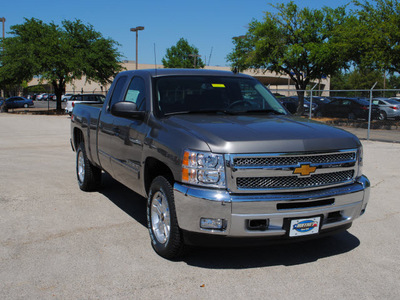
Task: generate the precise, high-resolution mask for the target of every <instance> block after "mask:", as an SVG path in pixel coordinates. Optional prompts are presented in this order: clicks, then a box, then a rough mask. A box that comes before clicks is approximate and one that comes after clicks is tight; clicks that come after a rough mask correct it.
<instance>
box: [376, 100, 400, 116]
mask: <svg viewBox="0 0 400 300" xmlns="http://www.w3.org/2000/svg"><path fill="white" fill-rule="evenodd" d="M372 103H373V104H376V105H378V107H379V116H378V119H379V120H386V119H387V118H395V119H396V120H399V119H400V102H398V101H396V100H394V99H390V98H374V99H372Z"/></svg>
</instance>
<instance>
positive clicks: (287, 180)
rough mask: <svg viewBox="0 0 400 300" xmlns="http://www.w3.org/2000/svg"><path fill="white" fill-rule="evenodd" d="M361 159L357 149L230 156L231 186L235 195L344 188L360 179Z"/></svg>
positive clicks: (227, 156)
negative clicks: (358, 176) (359, 162)
mask: <svg viewBox="0 0 400 300" xmlns="http://www.w3.org/2000/svg"><path fill="white" fill-rule="evenodd" d="M357 157H358V156H357V149H348V150H338V151H335V152H325V153H316V152H303V153H261V154H227V155H225V159H226V165H227V169H226V172H227V174H226V175H227V176H226V178H227V185H228V188H229V190H230V191H232V192H233V193H262V192H272V193H273V192H286V191H288V192H289V191H290V192H292V191H299V192H301V191H304V190H306V189H308V190H312V189H320V188H326V187H331V186H338V185H344V184H348V183H350V182H353V181H354V180H355V177H356V176H357V173H358V167H359V166H358V159H357ZM303 171H304V174H303Z"/></svg>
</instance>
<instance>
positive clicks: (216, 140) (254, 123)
mask: <svg viewBox="0 0 400 300" xmlns="http://www.w3.org/2000/svg"><path fill="white" fill-rule="evenodd" d="M164 122H165V124H166V125H167V124H169V125H171V126H173V127H180V128H181V129H182V130H185V131H187V132H188V133H190V134H191V135H194V136H196V137H197V138H199V139H201V140H203V141H204V142H205V143H207V144H208V146H209V148H210V151H212V152H214V153H267V152H304V151H332V150H340V149H352V148H357V147H359V146H360V141H359V140H358V138H357V137H356V136H354V135H353V134H351V133H349V132H347V131H344V130H341V129H337V128H334V127H331V126H328V125H325V124H321V123H318V122H315V121H310V120H308V119H304V118H299V117H292V116H275V115H237V116H231V115H226V116H225V115H221V116H219V115H193V114H191V115H175V116H170V117H168V119H165V120H164ZM193 150H196V149H193Z"/></svg>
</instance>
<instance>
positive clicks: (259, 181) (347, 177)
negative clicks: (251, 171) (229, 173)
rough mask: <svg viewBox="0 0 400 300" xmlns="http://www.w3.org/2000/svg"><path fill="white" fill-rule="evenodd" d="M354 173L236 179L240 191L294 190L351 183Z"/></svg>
mask: <svg viewBox="0 0 400 300" xmlns="http://www.w3.org/2000/svg"><path fill="white" fill-rule="evenodd" d="M353 176H354V171H353V170H351V171H344V172H334V173H327V174H317V175H311V176H310V177H306V178H301V177H296V176H280V177H239V178H237V179H236V182H237V187H238V188H239V189H293V188H311V187H321V186H326V185H333V184H338V183H343V182H346V181H347V182H348V181H351V180H352V178H353Z"/></svg>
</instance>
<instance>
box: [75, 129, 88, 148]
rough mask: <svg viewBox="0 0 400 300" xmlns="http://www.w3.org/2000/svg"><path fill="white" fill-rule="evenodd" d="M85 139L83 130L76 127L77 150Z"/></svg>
mask: <svg viewBox="0 0 400 300" xmlns="http://www.w3.org/2000/svg"><path fill="white" fill-rule="evenodd" d="M84 141H85V139H84V138H83V132H82V131H81V130H80V129H78V128H74V148H75V150H76V149H77V148H78V146H79V144H80V143H81V142H84Z"/></svg>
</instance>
